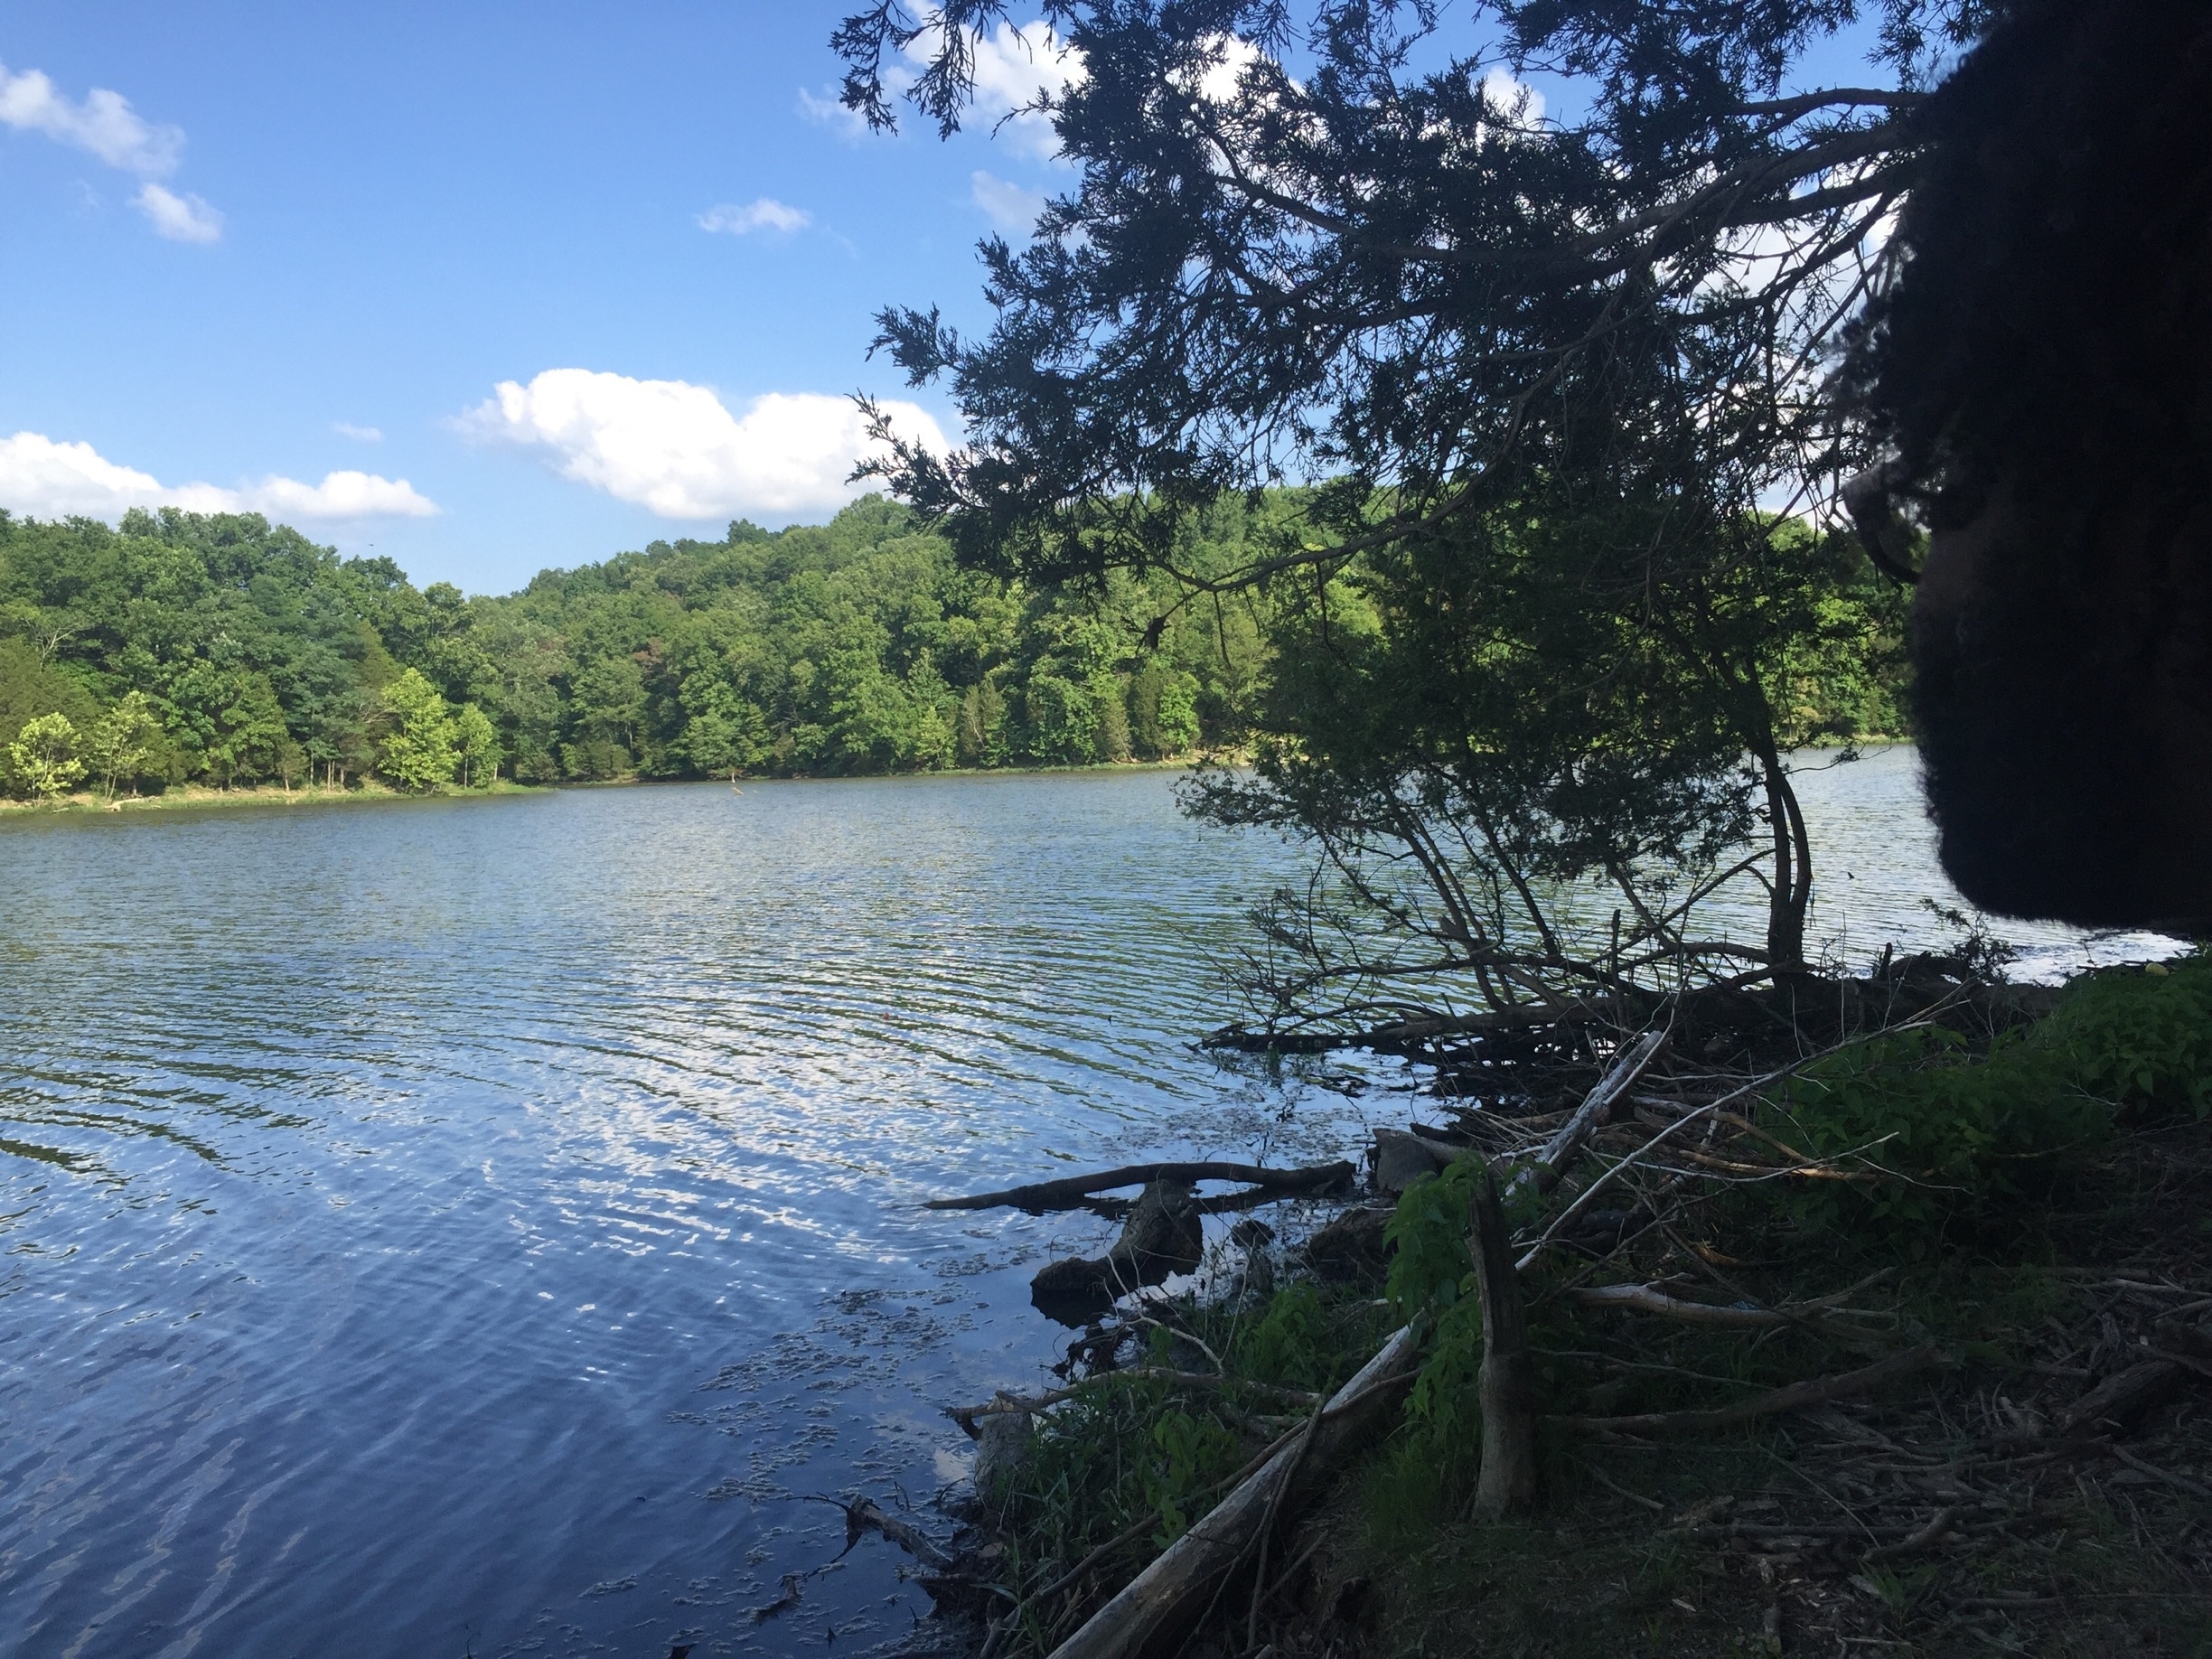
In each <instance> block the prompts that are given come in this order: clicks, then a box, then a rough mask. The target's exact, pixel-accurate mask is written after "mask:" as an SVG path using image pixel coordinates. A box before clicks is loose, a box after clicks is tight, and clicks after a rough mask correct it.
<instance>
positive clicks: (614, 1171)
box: [0, 752, 2155, 1659]
mask: <svg viewBox="0 0 2212 1659" xmlns="http://www.w3.org/2000/svg"><path fill="white" fill-rule="evenodd" d="M1173 782H1174V779H1173V777H1172V775H1171V774H1167V773H1158V772H1143V773H1069V774H1056V775H1041V776H1039V775H1028V776H983V777H960V778H941V779H904V780H883V781H871V782H851V783H763V784H748V785H746V786H745V791H744V792H743V793H742V794H736V793H733V792H731V791H730V790H729V789H727V788H726V787H723V786H719V785H683V786H669V787H658V788H640V789H605V790H578V791H565V792H551V793H545V794H539V795H524V796H504V797H498V798H492V799H487V800H474V801H466V800H451V801H444V800H442V801H424V802H420V803H390V804H380V805H362V806H333V807H302V808H297V809H293V810H289V811H287V810H285V809H282V808H270V809H266V810H265V809H258V808H255V809H234V810H218V811H197V812H195V811H175V812H161V813H146V814H143V815H132V816H117V817H107V816H99V817H33V816H28V815H20V816H11V817H10V818H8V819H7V820H5V822H0V918H5V920H4V921H0V928H4V930H5V932H4V933H0V1251H4V1252H5V1253H4V1254H0V1609H4V1612H0V1655H7V1656H9V1659H13V1656H15V1655H23V1656H26V1659H27V1656H29V1655H37V1656H38V1659H47V1656H49V1655H64V1654H84V1655H88V1656H90V1655H102V1656H108V1655H123V1656H127V1659H140V1656H142V1655H182V1654H194V1653H198V1654H210V1655H217V1656H219V1659H258V1656H260V1655H293V1654H349V1655H351V1654H393V1655H410V1656H413V1655H424V1656H431V1659H445V1656H447V1655H451V1656H453V1659H461V1656H462V1655H464V1654H465V1655H478V1656H485V1659H489V1656H492V1655H502V1654H524V1653H529V1654H638V1655H647V1656H650V1659H661V1655H663V1654H667V1653H668V1651H669V1649H670V1645H672V1644H678V1643H683V1642H696V1643H698V1644H699V1646H698V1653H699V1654H721V1653H746V1652H766V1653H783V1652H792V1651H800V1650H805V1651H829V1650H831V1649H832V1648H834V1650H835V1651H837V1652H839V1653H848V1654H849V1653H865V1652H867V1651H870V1650H872V1649H876V1648H880V1647H886V1646H888V1645H892V1644H894V1643H895V1642H897V1641H898V1640H900V1639H901V1638H902V1637H904V1636H905V1635H906V1634H907V1633H908V1632H909V1631H910V1630H911V1629H912V1627H913V1623H914V1618H915V1617H919V1616H921V1615H923V1614H926V1612H927V1611H928V1606H929V1604H928V1600H927V1598H926V1597H925V1596H924V1595H923V1593H922V1592H921V1591H920V1590H918V1589H914V1588H913V1587H912V1586H911V1585H909V1584H907V1583H905V1582H904V1579H902V1578H901V1577H900V1576H899V1574H898V1568H899V1567H900V1566H901V1565H902V1561H903V1558H901V1557H900V1556H898V1555H897V1553H896V1552H895V1551H892V1550H891V1549H890V1548H889V1547H888V1546H887V1545H886V1544H884V1543H883V1542H881V1541H880V1540H877V1539H873V1538H871V1539H868V1540H866V1541H864V1542H862V1543H861V1544H860V1545H859V1546H858V1548H856V1549H855V1550H854V1551H852V1552H851V1553H850V1554H849V1555H848V1556H846V1557H845V1558H844V1559H843V1561H841V1562H834V1564H833V1558H835V1557H836V1556H837V1554H838V1551H839V1549H840V1548H841V1546H842V1545H843V1542H844V1532H843V1522H842V1518H841V1516H840V1515H839V1514H838V1512H837V1511H835V1510H834V1509H832V1508H829V1507H828V1506H827V1505H823V1504H816V1503H811V1502H808V1501H807V1499H808V1498H809V1496H810V1495H842V1494H845V1493H848V1492H852V1491H866V1492H868V1493H870V1494H873V1495H876V1496H878V1497H879V1498H882V1499H884V1500H886V1501H887V1502H890V1501H896V1500H897V1499H898V1498H899V1496H900V1495H902V1494H903V1495H905V1496H906V1497H907V1498H910V1499H911V1500H912V1501H913V1502H914V1503H915V1504H926V1503H927V1501H928V1500H929V1499H930V1497H931V1496H932V1495H933V1494H935V1493H937V1492H938V1491H940V1490H941V1489H942V1488H943V1487H945V1486H947V1485H948V1484H950V1483H951V1482H954V1481H956V1480H958V1479H959V1477H960V1476H961V1473H962V1471H963V1469H964V1467H965V1459H966V1457H967V1453H968V1442H967V1441H966V1440H965V1439H964V1438H963V1437H962V1436H961V1434H960V1432H959V1431H958V1429H955V1428H954V1427H953V1425H952V1424H951V1423H950V1422H949V1421H948V1420H946V1419H945V1418H944V1417H943V1416H942V1407H943V1406H945V1405H948V1404H953V1403H960V1402H966V1401H978V1400H981V1399H983V1398H985V1397H987V1396H988V1394H989V1391H990V1390H991V1389H992V1388H993V1387H994V1386H1003V1385H1030V1384H1033V1383H1034V1382H1036V1379H1037V1378H1038V1376H1039V1374H1040V1373H1039V1367H1041V1366H1043V1365H1045V1364H1050V1363H1051V1362H1052V1361H1054V1359H1056V1358H1058V1357H1059V1356H1060V1354H1061V1353H1062V1352H1063V1349H1064V1343H1065V1341H1066V1333H1064V1332H1063V1331H1061V1330H1060V1329H1059V1328H1058V1327H1057V1326H1051V1325H1048V1324H1046V1323H1045V1321H1044V1320H1043V1319H1042V1318H1041V1317H1038V1316H1037V1315H1036V1314H1035V1313H1034V1312H1033V1311H1031V1309H1030V1308H1029V1307H1028V1299H1027V1289H1026V1281H1027V1278H1028V1275H1029V1274H1030V1273H1031V1272H1033V1271H1034V1270H1036V1266H1038V1265H1039V1264H1041V1262H1042V1261H1044V1260H1045V1258H1046V1256H1047V1254H1048V1253H1051V1252H1055V1251H1057V1252H1067V1251H1075V1250H1079V1249H1080V1250H1083V1251H1086V1252H1088V1251H1092V1250H1094V1249H1095V1248H1096V1247H1097V1245H1098V1244H1099V1243H1100V1242H1101V1240H1102V1239H1103V1238H1105V1237H1106V1236H1107V1235H1108V1233H1109V1232H1110V1230H1109V1229H1107V1228H1106V1227H1105V1226H1104V1224H1103V1223H1100V1222H1097V1221H1095V1220H1093V1219H1092V1218H1089V1217H1087V1216H1076V1217H1058V1218H1044V1219H1033V1218H1028V1217H1022V1216H1013V1215H1008V1214H1004V1213H1001V1212H989V1213H981V1214H942V1213H926V1212H923V1211H920V1210H919V1209H918V1208H917V1207H916V1204H917V1202H918V1201H919V1200H920V1199H921V1198H923V1197H924V1196H927V1195H933V1194H938V1193H944V1192H953V1191H963V1190H975V1189H978V1188H982V1187H995V1186H1006V1185H1009V1184H1011V1183H1013V1182H1016V1181H1020V1180H1026V1179H1032V1178H1038V1177H1041V1176H1045V1175H1049V1174H1053V1173H1063V1172H1065V1171H1066V1170H1068V1169H1072V1168H1075V1167H1102V1166H1105V1165H1110V1164H1115V1163H1120V1162H1124V1161H1129V1160H1130V1159H1132V1158H1139V1157H1147V1156H1174V1155H1180V1154H1192V1155H1207V1156H1219V1157H1225V1158H1262V1157H1265V1158H1270V1159H1280V1160H1283V1161H1295V1160H1298V1159H1303V1158H1308V1157H1310V1156H1316V1155H1323V1154H1327V1155H1334V1154H1336V1153H1337V1152H1340V1151H1343V1150H1345V1149H1348V1148H1351V1147H1353V1146H1354V1145H1356V1144H1357V1143H1358V1142H1359V1141H1360V1140H1361V1139H1363V1137H1364V1129H1365V1125H1366V1124H1367V1123H1369V1122H1393V1121H1402V1120H1404V1118H1405V1117H1406V1116H1407V1115H1408V1113H1409V1111H1411V1101H1410V1100H1409V1098H1408V1095H1409V1093H1410V1092H1411V1091H1412V1090H1413V1089H1414V1088H1416V1087H1417V1086H1418V1083H1419V1079H1418V1077H1417V1075H1416V1074H1415V1073H1413V1071H1412V1070H1411V1068H1409V1067H1406V1066H1403V1065H1401V1064H1396V1063H1391V1062H1374V1061H1366V1062H1354V1061H1346V1060H1336V1059H1331V1060H1327V1061H1317V1062H1307V1063H1301V1064H1292V1065H1289V1066H1286V1067H1285V1068H1283V1069H1282V1070H1281V1071H1279V1072H1278V1073H1270V1070H1269V1069H1268V1068H1266V1067H1265V1066H1263V1065H1261V1064H1259V1063H1257V1062H1251V1061H1244V1062H1223V1061H1219V1060H1217V1059H1216V1058H1215V1057H1214V1056H1211V1055H1208V1054H1204V1053H1202V1052H1200V1051H1199V1050H1197V1049H1196V1048H1195V1046H1194V1045H1193V1042H1192V1039H1193V1038H1194V1036H1196V1035H1197V1034H1199V1033H1200V1032H1202V1031H1203V1030H1204V1029H1205V1028H1206V1027H1208V1026H1212V1025H1214V1024H1218V1023H1219V1022H1220V1021H1221V1020H1222V1019H1223V1018H1224V1017H1227V1016H1228V1015H1229V1014H1230V1013H1231V1012H1232V1011H1233V1010H1232V1009H1231V1008H1230V1007H1229V1005H1228V1003H1227V1001H1226V999H1225V993H1224V992H1223V990H1222V989H1221V988H1220V986H1219V984H1218V981H1217V978H1216V965H1217V963H1218V962H1219V961H1220V960H1221V959H1222V958H1223V955H1224V954H1225V953H1226V952H1227V951H1230V950H1231V949H1233V947H1234V945H1235V944H1236V942H1237V941H1238V939H1239V936H1240V931H1241V928H1242V922H1241V914H1242V908H1243V906H1244V905H1245V904H1248V903H1249V902H1250V901H1251V898H1252V897H1253V896H1255V895H1258V894H1259V893H1260V892H1261V891H1263V890H1264V889H1265V888H1266V887H1268V886H1270V885H1272V883H1273V882H1274V881H1275V880H1277V879H1278V878H1279V877H1280V876H1284V875H1287V874H1289V873H1290V872H1291V871H1293V870H1295V869H1296V868H1297V867H1298V866H1297V863H1296V861H1295V859H1294V858H1292V856H1291V855H1290V854H1289V853H1288V852H1287V851H1286V850H1285V849H1284V848H1281V847H1279V845H1277V844H1275V843H1273V842H1271V841H1269V840H1266V839H1260V838H1249V837H1247V838H1240V837H1233V836H1230V835H1227V834H1224V833H1222V832H1218V831H1210V830H1203V829H1198V828H1196V827H1195V826H1193V825H1192V824H1190V823H1188V822H1187V821H1186V820H1183V819H1182V818H1181V817H1179V816H1178V815H1177V813H1176V810H1175V805H1174V801H1173V797H1172V793H1171V789H1172V785H1173ZM1805 795H1806V800H1807V803H1808V808H1809V811H1810V812H1811V814H1812V816H1813V820H1814V826H1815V829H1816V831H1817V834H1818V836H1819V839H1820V841H1821V845H1822V848H1823V858H1824V862H1823V864H1822V865H1821V866H1820V868H1821V869H1822V870H1823V877H1822V879H1823V886H1822V889H1821V899H1820V908H1819V913H1818V915H1817V917H1816V922H1815V926H1814V933H1815V934H1816V936H1819V937H1822V938H1823V939H1826V940H1830V941H1832V942H1836V943H1837V944H1838V945H1839V946H1840V947H1841V948H1842V950H1843V951H1844V952H1845V953H1846V954H1847V955H1848V956H1849V957H1850V958H1851V960H1852V961H1859V962H1863V961H1864V960H1865V958H1866V957H1867V956H1868V955H1870V954H1871V953H1872V951H1874V950H1875V949H1877V948H1878V947H1879V942H1880V941H1881V939H1882V938H1883V937H1884V936H1886V930H1889V929H1892V928H1894V929H1898V930H1900V931H1902V932H1903V933H1905V934H1906V936H1907V940H1908V942H1909V941H1910V940H1913V939H1926V938H1930V937H1934V936H1936V935H1937V934H1939V933H1941V931H1942V930H1941V928H1940V927H1939V926H1938V925H1937V924H1935V923H1934V920H1933V918H1931V917H1929V916H1928V915H1927V914H1926V913H1925V912H1924V911H1923V910H1921V909H1920V908H1919V907H1918V905H1917V899H1918V897H1919V896H1920V895H1923V894H1926V893H1936V894H1939V895H1944V896H1946V897H1947V896H1948V895H1947V890H1946V889H1944V888H1943V887H1942V886H1941V883H1940V877H1938V876H1935V872H1934V865H1933V860H1932V858H1931V857H1930V855H1929V852H1928V838H1927V833H1926V828H1925V826H1924V825H1923V824H1922V822H1921V820H1920V818H1919V815H1918V809H1917V795H1916V792H1915V786H1914V774H1913V768H1912V762H1911V757H1910V755H1908V754H1906V753H1903V752H1890V753H1886V754H1877V755H1871V756H1870V757H1869V758H1868V759H1867V760H1865V761H1862V762H1861V763H1859V764H1855V765H1852V766H1849V767H1843V768H1839V769H1837V770H1835V771H1832V772H1827V773H1816V774H1812V775H1810V776H1808V778H1807V780H1806V787H1805ZM2014 932H2015V933H2017V934H2018V936H2019V937H2020V938H2021V939H2022V940H2023V941H2024V942H2026V943H2027V944H2028V945H2029V947H2030V950H2029V960H2028V962H2027V964H2026V965H2027V966H2029V968H2031V969H2032V970H2035V971H2037V972H2039V973H2042V974H2045V975H2048V974H2052V973H2056V972H2058V971H2061V970H2064V969H2065V968H2066V967H2067V966H2068V965H2070V964H2073V963H2076V962H2078V961H2080V960H2082V959H2083V957H2084V954H2085V950H2086V949H2087V948H2088V947H2087V946H2086V945H2085V943H2084V942H2083V941H2081V940H2080V939H2079V938H2078V937H2076V936H2074V935H2071V934H2067V933H2062V932H2058V931H2055V930H2036V929H2020V930H2014ZM2098 949H2100V950H2101V951H2103V952H2104V954H2107V955H2124V954H2129V953H2142V952H2143V951H2147V950H2153V949H2155V942H2148V941H2142V940H2125V941H2118V942H2104V943H2103V944H2102V945H2100V946H2099V947H2098ZM925 1518H926V1517H925ZM816 1569H821V1570H820V1571H815V1570H816ZM787 1573H811V1576H810V1577H808V1578H807V1579H804V1581H803V1585H802V1596H803V1599H802V1601H801V1603H800V1604H799V1606H798V1607H795V1608H793V1609H792V1610H790V1611H787V1612H785V1613H783V1614H782V1615H781V1616H780V1617H776V1618H774V1619H772V1620H769V1621H767V1622H763V1623H758V1624H755V1622H754V1621H753V1618H752V1615H751V1609H753V1608H755V1607H758V1606H761V1605H763V1604H764V1603H767V1602H769V1601H772V1600H773V1599H775V1598H776V1597H777V1595H778V1592H779V1587H780V1585H781V1582H782V1580H783V1575H785V1574H787Z"/></svg>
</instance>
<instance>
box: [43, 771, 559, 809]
mask: <svg viewBox="0 0 2212 1659" xmlns="http://www.w3.org/2000/svg"><path fill="white" fill-rule="evenodd" d="M545 792H547V786H545V785H542V784H536V783H509V782H507V781H506V780H505V779H503V778H502V779H501V780H500V781H499V782H497V783H489V784H486V785H485V786H484V787H483V788H481V789H473V788H472V789H459V788H455V787H452V786H447V787H445V788H441V789H436V790H426V791H424V792H422V793H421V794H409V793H407V792H403V791H400V790H396V789H387V788H386V787H385V786H384V785H383V784H381V783H361V784H351V785H349V786H347V787H345V788H343V789H333V788H330V787H328V786H326V785H324V784H321V783H312V784H303V785H301V786H300V787H299V788H297V789H289V790H288V789H286V788H284V787H282V786H281V785H277V786H268V785H261V784H257V785H254V786H252V787H250V788H247V789H209V788H207V787H205V786H204V785H200V784H180V785H179V786H178V787H176V788H174V789H168V790H164V791H163V792H161V793H160V794H158V795H120V796H117V798H116V799H115V800H113V801H103V800H102V799H100V797H99V796H98V795H88V794H76V795H65V796H63V797H62V798H61V800H59V801H0V816H20V817H24V818H31V817H40V816H51V817H54V818H81V817H86V816H89V815H94V814H104V813H108V812H146V811H180V810H183V809H189V808H194V807H257V806H258V807H266V806H334V805H337V804H340V803H342V802H353V801H441V800H478V799H483V798H485V797H489V796H492V795H537V794H543V793H545Z"/></svg>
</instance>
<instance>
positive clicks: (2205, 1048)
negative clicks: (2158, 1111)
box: [2030, 952, 2212, 1119]
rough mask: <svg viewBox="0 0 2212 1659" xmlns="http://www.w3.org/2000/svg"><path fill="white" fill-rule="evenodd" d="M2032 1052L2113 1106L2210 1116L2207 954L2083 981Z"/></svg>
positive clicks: (2211, 1025) (2211, 1024)
mask: <svg viewBox="0 0 2212 1659" xmlns="http://www.w3.org/2000/svg"><path fill="white" fill-rule="evenodd" d="M2030 1045H2031V1046H2033V1047H2035V1048H2037V1049H2038V1050H2039V1051H2042V1052H2044V1053H2047V1054H2051V1055H2052V1056H2053V1057H2054V1058H2057V1057H2059V1056H2063V1064H2065V1065H2066V1066H2067V1068H2068V1069H2069V1070H2070V1071H2071V1073H2072V1074H2073V1077H2074V1080H2075V1081H2076V1083H2077V1084H2078V1085H2079V1086H2080V1087H2081V1088H2083V1089H2085V1090H2086V1091H2088V1092H2090V1093H2092V1094H2095V1095H2098V1096H2100V1097H2102V1098H2103V1099H2104V1100H2107V1101H2112V1102H2113V1103H2114V1105H2117V1106H2132V1107H2145V1108H2154V1107H2166V1108H2173V1107H2186V1108H2187V1109H2188V1110H2189V1112H2190V1113H2191V1115H2193V1116H2195V1117H2198V1118H2200V1119H2201V1118H2203V1117H2205V1116H2206V1115H2207V1113H2212V956H2207V955H2205V954H2203V953H2201V952H2200V953H2198V954H2196V955H2192V956H2189V957H2187V958H2185V959H2183V960H2182V961H2179V962H2177V963H2174V964H2172V965H2171V966H2168V965H2165V964H2162V963H2153V964H2151V966H2150V967H2147V968H2140V969H2136V968H2123V969H2112V970H2106V971H2104V972H2101V973H2088V974H2084V975H2082V976H2081V977H2080V978H2079V979H2076V980H2075V981H2074V982H2073V983H2072V984H2070V985H2069V986H2067V989H2066V994H2065V995H2064V996H2063V997H2062V998H2060V1000H2059V1003H2058V1007H2057V1008H2056V1009H2055V1010H2053V1011H2052V1013H2051V1015H2050V1017H2048V1019H2046V1020H2045V1021H2044V1022H2043V1023H2042V1024H2041V1025H2040V1026H2038V1027H2037V1028H2036V1030H2035V1032H2034V1034H2033V1036H2032V1037H2031V1038H2030Z"/></svg>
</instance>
